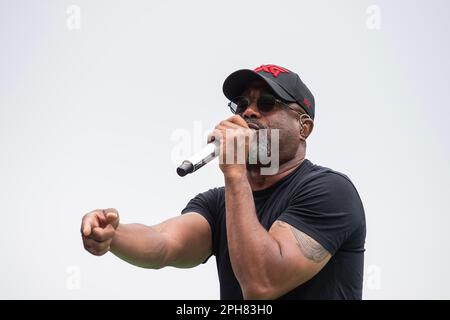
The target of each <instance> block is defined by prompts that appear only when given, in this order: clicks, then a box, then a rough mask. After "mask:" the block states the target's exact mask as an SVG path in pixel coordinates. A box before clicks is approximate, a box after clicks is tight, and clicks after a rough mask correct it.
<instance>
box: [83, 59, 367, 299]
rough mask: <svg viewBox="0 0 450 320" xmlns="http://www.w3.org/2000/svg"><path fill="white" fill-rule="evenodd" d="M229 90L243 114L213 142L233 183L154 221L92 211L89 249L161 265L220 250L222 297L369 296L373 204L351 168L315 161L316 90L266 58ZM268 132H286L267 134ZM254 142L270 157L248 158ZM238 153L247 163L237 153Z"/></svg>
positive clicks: (227, 85) (200, 259)
mask: <svg viewBox="0 0 450 320" xmlns="http://www.w3.org/2000/svg"><path fill="white" fill-rule="evenodd" d="M223 92H224V94H225V96H226V97H227V98H228V99H229V100H230V103H229V107H230V109H231V111H232V113H233V114H234V115H233V116H231V117H230V118H228V119H226V120H223V121H221V122H220V123H219V124H218V125H217V126H216V127H215V129H214V131H213V132H211V134H210V136H209V138H208V139H209V141H210V142H211V141H213V140H214V141H216V142H218V145H219V147H218V152H219V155H220V156H221V158H220V159H221V161H220V164H219V167H220V170H221V171H222V173H223V176H224V181H225V185H224V186H223V187H219V188H214V189H211V190H208V191H206V192H203V193H200V194H198V195H197V196H196V197H194V198H193V199H191V200H190V201H189V202H188V204H187V205H186V207H185V208H184V209H183V210H182V211H181V213H182V214H181V215H180V216H177V217H174V218H171V219H169V220H166V221H164V222H162V223H160V224H158V225H154V226H144V225H141V224H121V223H120V222H119V221H120V220H119V213H118V212H117V210H115V209H102V210H94V211H92V212H90V213H87V214H86V215H85V216H84V217H83V219H82V223H81V233H82V239H83V244H84V247H85V249H86V250H87V251H89V252H90V253H92V254H94V255H103V254H105V253H106V252H108V251H111V252H112V253H113V254H114V255H116V256H117V257H119V258H120V259H123V260H125V261H127V262H129V263H131V264H133V265H136V266H140V267H144V268H152V269H159V268H163V267H165V266H174V267H179V268H190V267H194V266H196V265H199V264H201V263H204V262H206V261H207V260H208V258H209V257H210V256H211V255H215V257H216V261H217V270H218V273H219V281H220V297H221V299H361V298H362V283H363V265H364V251H365V249H364V245H365V237H366V223H365V214H364V208H363V205H362V202H361V199H360V197H359V195H358V192H357V190H356V188H355V186H354V185H353V183H352V182H351V181H350V180H349V178H348V177H347V176H346V175H344V174H342V173H339V172H337V171H334V170H331V169H329V168H326V167H322V166H319V165H315V164H313V163H312V162H311V161H309V160H308V159H306V140H307V139H308V137H309V135H310V134H311V132H312V130H313V127H314V115H315V101H314V97H313V95H312V93H311V92H310V90H309V89H308V88H307V87H306V85H305V84H304V83H303V82H302V80H301V79H300V77H299V76H298V75H297V74H296V73H294V72H293V71H290V70H288V69H286V68H283V67H280V66H276V65H262V66H260V67H258V68H256V69H254V70H250V69H244V70H238V71H236V72H234V73H232V74H231V75H229V76H228V77H227V79H226V80H225V82H224V84H223ZM261 130H266V131H267V132H269V133H271V132H277V134H276V135H274V134H269V135H268V139H266V141H262V140H260V138H258V135H257V134H256V133H258V132H259V131H261ZM273 140H277V141H273ZM237 141H244V143H240V144H239V143H237ZM274 142H277V143H275V144H274ZM252 144H253V145H256V149H257V150H258V151H261V150H264V151H265V152H266V153H267V154H269V155H270V163H262V162H261V161H260V160H256V161H254V162H253V163H252V162H251V161H249V159H250V156H251V154H252V152H253V151H252V147H251V145H252ZM274 145H276V146H277V148H275V147H273V146H274ZM239 150H241V151H242V150H243V154H244V161H239V159H238V158H239V157H237V156H233V155H236V154H239ZM230 153H231V154H232V156H228V155H229V154H230ZM275 158H276V159H275ZM274 162H276V163H277V166H276V170H275V171H274V172H272V173H271V174H267V173H264V172H263V170H262V169H264V168H267V167H270V166H272V165H273V163H274ZM272 167H273V166H272ZM196 174H201V171H200V173H196Z"/></svg>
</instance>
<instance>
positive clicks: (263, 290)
mask: <svg viewBox="0 0 450 320" xmlns="http://www.w3.org/2000/svg"><path fill="white" fill-rule="evenodd" d="M241 287H242V295H243V297H244V300H273V299H277V298H278V297H279V294H278V292H277V290H275V289H274V288H273V287H272V286H269V285H263V284H261V283H254V284H248V285H245V286H241Z"/></svg>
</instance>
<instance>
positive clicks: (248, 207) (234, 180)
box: [225, 170, 331, 299]
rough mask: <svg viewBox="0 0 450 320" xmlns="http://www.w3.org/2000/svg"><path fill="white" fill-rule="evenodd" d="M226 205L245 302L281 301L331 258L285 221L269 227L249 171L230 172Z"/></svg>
mask: <svg viewBox="0 0 450 320" xmlns="http://www.w3.org/2000/svg"><path fill="white" fill-rule="evenodd" d="M225 205H226V223H227V237H228V248H229V253H230V260H231V264H232V267H233V271H234V273H235V275H236V278H237V279H238V281H239V283H240V285H241V288H242V292H243V296H244V298H245V299H276V298H278V297H280V296H282V295H284V294H286V293H288V292H289V291H291V290H292V289H294V288H296V287H297V286H299V285H301V284H302V283H304V282H306V281H308V280H309V279H311V278H312V277H313V276H314V275H316V274H317V273H318V272H319V271H320V270H321V269H322V268H323V267H324V266H325V264H326V263H327V262H328V261H329V259H330V258H331V255H330V254H329V253H328V252H327V251H326V250H325V249H324V248H323V247H322V246H321V245H320V244H319V243H317V242H316V241H315V240H314V239H312V238H311V237H309V236H308V235H306V234H305V233H303V232H301V231H299V230H297V229H295V228H294V227H292V226H290V225H289V224H287V223H285V222H282V221H276V222H275V223H274V224H273V225H272V227H271V228H270V230H269V231H266V230H265V229H264V227H263V226H262V225H261V224H260V223H259V221H258V218H257V216H256V209H255V205H254V200H253V194H252V191H251V187H250V184H249V182H248V180H247V176H246V172H245V171H244V170H242V171H240V172H239V171H233V172H231V173H230V174H225Z"/></svg>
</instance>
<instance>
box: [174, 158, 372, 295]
mask: <svg viewBox="0 0 450 320" xmlns="http://www.w3.org/2000/svg"><path fill="white" fill-rule="evenodd" d="M253 198H254V201H255V207H256V213H257V216H258V220H259V222H260V223H261V225H262V226H263V227H264V228H265V229H266V230H269V229H270V227H271V226H272V224H273V223H274V222H275V221H276V220H281V221H284V222H287V223H288V224H290V225H292V226H293V227H295V228H297V229H298V230H300V231H302V232H304V233H306V234H307V235H309V236H310V237H312V238H313V239H315V240H316V241H317V242H319V243H320V244H321V245H322V246H323V247H324V248H325V249H326V250H328V252H329V253H330V254H331V255H332V257H331V259H330V261H329V262H328V263H327V264H326V265H325V266H324V267H323V269H322V270H321V271H320V272H319V273H318V274H317V275H315V276H314V277H313V278H312V279H310V280H309V281H307V282H305V283H304V284H302V285H300V286H298V287H297V288H295V289H293V290H292V291H290V292H288V293H287V294H285V295H284V296H282V297H280V299H361V298H362V282H363V265H364V242H365V237H366V222H365V214H364V208H363V205H362V203H361V199H360V197H359V195H358V192H357V191H356V189H355V187H354V185H353V184H352V182H351V181H350V180H349V178H348V177H347V176H345V175H344V174H342V173H339V172H336V171H333V170H331V169H328V168H325V167H321V166H318V165H314V164H312V163H311V162H310V161H308V160H304V161H303V162H302V164H301V165H300V166H299V167H298V168H296V169H295V170H294V171H293V172H292V173H290V174H289V175H288V176H286V177H284V178H283V179H281V180H280V181H278V182H277V183H276V184H274V185H272V186H270V187H269V188H267V189H264V190H260V191H254V192H253ZM187 212H197V213H199V214H201V215H203V216H204V217H205V218H206V220H207V221H208V222H209V224H210V226H211V231H212V244H213V249H212V254H214V255H215V256H216V261H217V270H218V273H219V281H220V297H221V299H242V291H241V288H240V285H239V282H238V281H237V279H236V277H235V275H234V273H233V269H232V267H231V262H230V257H229V254H228V245H227V231H226V223H225V190H224V187H221V188H215V189H211V190H209V191H206V192H204V193H200V194H198V195H197V196H196V197H195V198H193V199H192V200H191V201H190V202H189V203H188V204H187V206H186V208H184V209H183V211H182V213H187Z"/></svg>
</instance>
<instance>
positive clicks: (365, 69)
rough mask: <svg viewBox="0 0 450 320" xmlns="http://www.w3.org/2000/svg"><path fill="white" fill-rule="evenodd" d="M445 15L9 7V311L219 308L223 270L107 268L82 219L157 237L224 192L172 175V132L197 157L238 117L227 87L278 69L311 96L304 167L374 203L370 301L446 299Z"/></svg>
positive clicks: (429, 7)
mask: <svg viewBox="0 0 450 320" xmlns="http://www.w3.org/2000/svg"><path fill="white" fill-rule="evenodd" d="M70 5H76V6H78V7H79V8H80V10H81V11H80V14H81V15H80V18H81V19H80V23H81V24H80V27H81V28H80V29H70V28H68V26H67V23H68V19H70V17H71V14H70V13H69V14H68V13H67V9H68V7H69V6H70ZM372 5H375V6H376V7H370V6H372ZM368 8H369V12H368V11H367V9H368ZM371 8H375V11H376V10H380V11H379V12H380V18H381V20H380V24H379V27H380V28H379V29H376V28H375V29H373V24H371V21H372V22H373V20H371V19H372V18H371V17H373V12H374V11H372V9H371ZM449 12H450V3H449V2H448V1H445V0H442V1H438V0H433V1H399V0H395V1H387V0H385V1H374V2H372V1H364V0H358V1H356V0H353V1H351V0H345V1H344V0H340V1H323V0H314V1H313V0H310V1H298V0H297V1H287V0H284V1H276V2H275V1H265V0H263V1H261V0H260V1H234V0H231V1H221V2H218V1H16V0H15V1H6V0H0V216H1V225H2V231H1V232H0V250H1V253H2V258H1V264H0V270H1V272H0V298H43V299H46V298H61V299H78V298H86V299H90V298H106V299H109V298H137V299H141V298H142V299H184V298H190V299H200V298H202V299H217V298H219V289H218V288H219V285H218V278H217V275H216V266H215V261H214V259H210V261H209V262H208V263H207V264H205V265H202V266H199V267H197V268H194V269H190V270H177V269H174V268H167V269H163V270H158V271H153V270H144V269H138V268H136V267H133V266H131V265H128V264H126V263H125V262H122V261H120V260H119V259H117V258H116V257H114V256H113V255H111V254H107V255H105V256H103V257H100V258H98V257H94V256H91V255H89V254H88V253H86V252H84V250H83V248H82V244H81V239H80V235H79V225H80V219H81V217H82V215H83V214H84V213H86V212H88V211H90V210H93V209H95V208H105V207H115V208H117V209H118V210H119V212H120V214H121V218H122V222H125V223H126V222H141V223H145V224H155V223H158V222H160V221H162V220H164V219H167V218H169V217H171V216H174V215H177V214H179V212H180V210H181V209H182V208H183V207H184V205H185V204H186V203H187V201H188V200H189V199H190V198H191V197H192V196H194V195H195V194H197V193H199V192H202V191H205V190H207V189H209V188H211V187H214V186H218V185H223V177H222V176H221V173H220V171H219V169H218V168H217V164H216V163H212V164H210V165H208V166H207V167H205V168H203V169H202V170H201V171H199V172H198V173H196V174H195V175H192V176H188V177H185V178H179V177H178V176H177V175H176V173H175V168H176V166H177V163H176V161H173V160H174V159H173V158H174V154H176V153H177V146H179V145H180V141H178V140H177V139H176V137H177V136H176V133H177V132H183V131H180V130H184V132H186V133H188V134H189V136H188V139H187V140H185V141H184V144H183V146H184V147H186V150H185V152H187V153H189V152H190V151H192V152H193V151H196V150H198V148H200V147H201V142H202V141H199V140H201V139H202V135H203V134H205V133H207V132H208V130H209V129H210V128H212V127H213V126H214V125H215V124H216V123H217V122H219V121H220V120H222V119H223V118H225V117H228V116H229V112H228V110H227V108H226V102H227V101H226V99H225V97H224V96H223V94H222V91H221V88H222V82H223V80H224V79H225V77H226V76H227V75H228V74H229V73H231V72H232V71H234V70H236V69H240V68H254V67H256V66H259V65H260V64H266V63H273V64H278V65H281V66H285V67H287V68H289V69H291V70H294V71H296V72H298V73H299V74H300V76H301V77H302V79H303V80H304V82H305V83H306V84H307V85H308V86H309V87H310V89H311V91H312V92H313V93H314V95H315V97H316V121H315V129H314V132H313V134H312V136H311V137H310V139H309V142H308V158H309V159H310V160H311V161H313V162H314V163H317V164H320V165H323V166H328V167H331V168H333V169H335V170H338V171H341V172H344V173H345V174H347V175H348V176H349V177H350V178H351V179H352V180H353V182H354V183H355V185H356V186H357V188H358V190H359V193H360V195H361V197H362V199H363V203H364V205H365V209H366V216H367V224H368V234H367V244H366V249H367V251H366V264H365V265H366V278H365V288H364V298H366V299H415V298H424V299H431V298H438V299H441V298H445V299H450V275H449V273H448V271H449V270H450V253H449V250H448V245H449V244H450V236H449V232H448V227H449V225H450V218H449V209H448V196H449V194H450V193H449V191H450V183H449V181H450V171H449V162H450V150H449V144H448V142H449V136H450V128H449V126H448V121H449V115H450V111H449V100H450V91H449V78H450V77H449V74H450V60H449V59H448V57H449V56H450V37H449V36H448V33H449V30H450V19H449ZM368 21H369V25H368ZM199 134H200V136H199Z"/></svg>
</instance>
